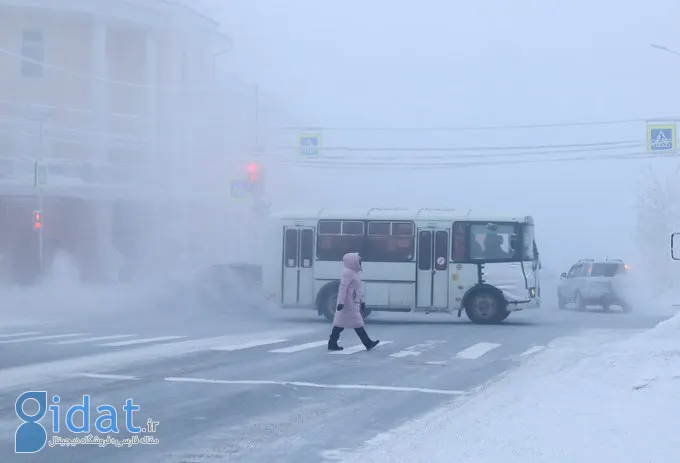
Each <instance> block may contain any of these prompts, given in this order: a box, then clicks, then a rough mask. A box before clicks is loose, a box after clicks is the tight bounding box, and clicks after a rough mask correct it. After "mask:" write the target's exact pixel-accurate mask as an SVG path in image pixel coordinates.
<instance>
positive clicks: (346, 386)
mask: <svg viewBox="0 0 680 463" xmlns="http://www.w3.org/2000/svg"><path fill="white" fill-rule="evenodd" d="M163 379H164V380H165V381H171V382H176V383H204V384H226V385H247V386H293V387H311V388H318V389H349V390H364V391H394V392H421V393H424V394H440V395H465V394H467V392H465V391H456V390H452V389H428V388H422V387H404V386H378V385H372V384H319V383H309V382H302V381H266V380H228V379H205V378H177V377H169V378H163Z"/></svg>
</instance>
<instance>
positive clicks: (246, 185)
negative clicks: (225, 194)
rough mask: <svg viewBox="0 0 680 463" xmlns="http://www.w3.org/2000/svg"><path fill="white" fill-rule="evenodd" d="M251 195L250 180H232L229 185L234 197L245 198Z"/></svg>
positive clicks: (230, 192)
mask: <svg viewBox="0 0 680 463" xmlns="http://www.w3.org/2000/svg"><path fill="white" fill-rule="evenodd" d="M249 195H250V181H249V180H244V179H237V180H232V181H231V184H230V185H229V196H231V197H232V198H234V199H244V198H247V197H248V196H249Z"/></svg>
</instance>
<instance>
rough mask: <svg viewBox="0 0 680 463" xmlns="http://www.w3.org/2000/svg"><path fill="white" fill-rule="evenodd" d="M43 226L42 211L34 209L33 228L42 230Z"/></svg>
mask: <svg viewBox="0 0 680 463" xmlns="http://www.w3.org/2000/svg"><path fill="white" fill-rule="evenodd" d="M42 227H43V223H42V211H33V230H36V231H38V230H41V229H42Z"/></svg>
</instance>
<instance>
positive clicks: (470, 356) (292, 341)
mask: <svg viewBox="0 0 680 463" xmlns="http://www.w3.org/2000/svg"><path fill="white" fill-rule="evenodd" d="M156 334H162V333H156ZM309 336H310V335H309V334H308V335H305V336H303V337H302V338H298V337H297V336H290V337H289V336H287V335H286V334H284V335H283V336H280V337H271V335H270V336H269V337H267V336H265V337H259V336H258V335H257V333H253V335H252V337H250V336H246V338H244V339H239V340H234V341H233V342H232V343H226V344H225V343H224V342H223V341H222V342H221V343H220V342H217V341H216V342H215V343H214V344H212V345H210V343H209V341H210V339H214V336H190V335H181V334H164V335H162V336H161V335H158V336H149V335H148V334H147V335H140V334H132V333H120V334H104V333H88V332H75V333H49V332H40V331H17V332H0V349H1V348H2V347H3V345H6V347H10V346H12V345H16V346H17V347H22V348H29V347H30V349H31V350H33V351H49V352H50V353H54V352H56V351H59V349H64V350H68V349H69V348H70V349H71V350H73V349H77V353H78V354H79V355H83V354H92V353H98V352H105V351H111V350H112V351H117V350H120V349H126V348H128V349H141V348H144V347H148V346H159V348H161V349H162V348H163V346H167V348H168V349H172V346H175V345H178V344H181V343H186V342H188V341H201V340H205V341H207V342H206V345H205V348H204V350H206V351H210V352H213V353H214V354H215V355H219V353H224V354H225V355H226V354H227V353H229V352H254V353H256V355H272V356H284V355H306V354H310V353H311V354H313V355H329V356H336V357H340V358H343V357H347V356H352V355H361V354H362V353H363V352H365V350H366V349H365V347H364V346H363V344H361V343H358V341H355V340H351V339H347V340H346V341H345V344H344V349H343V350H341V351H335V352H328V351H327V343H328V339H327V338H325V337H324V338H321V336H319V337H317V338H316V339H313V338H312V339H309ZM475 341H476V342H470V340H469V339H468V342H463V341H460V340H454V341H451V340H420V341H417V340H414V339H412V338H411V339H410V342H408V341H407V340H403V339H400V340H385V339H383V340H381V342H380V345H379V346H378V347H377V348H376V349H375V350H374V351H373V352H375V356H374V357H378V358H386V359H388V360H390V361H395V362H398V361H402V362H413V361H418V360H420V359H423V362H422V363H428V362H430V363H432V364H440V365H446V364H449V363H451V362H461V361H463V362H464V361H474V360H479V359H485V358H495V359H497V358H505V359H516V360H521V359H523V358H526V357H528V356H531V355H534V354H536V353H538V352H540V351H541V350H542V349H543V348H544V347H545V346H544V345H535V344H531V343H529V342H523V341H520V342H517V341H516V340H515V341H513V342H511V343H504V342H501V341H499V340H494V339H475Z"/></svg>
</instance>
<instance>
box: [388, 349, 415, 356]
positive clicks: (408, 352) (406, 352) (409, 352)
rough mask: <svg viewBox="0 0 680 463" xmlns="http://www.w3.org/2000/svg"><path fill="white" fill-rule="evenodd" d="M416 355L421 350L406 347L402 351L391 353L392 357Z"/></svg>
mask: <svg viewBox="0 0 680 463" xmlns="http://www.w3.org/2000/svg"><path fill="white" fill-rule="evenodd" d="M415 355H420V352H418V351H415V350H408V349H404V350H402V351H399V352H395V353H394V354H390V357H396V358H402V357H409V356H415Z"/></svg>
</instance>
